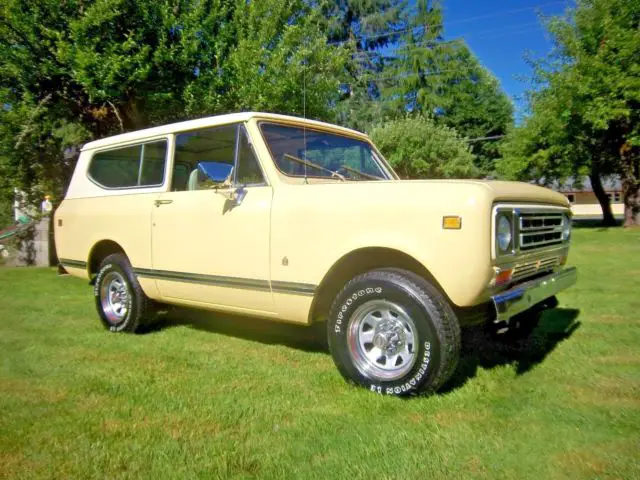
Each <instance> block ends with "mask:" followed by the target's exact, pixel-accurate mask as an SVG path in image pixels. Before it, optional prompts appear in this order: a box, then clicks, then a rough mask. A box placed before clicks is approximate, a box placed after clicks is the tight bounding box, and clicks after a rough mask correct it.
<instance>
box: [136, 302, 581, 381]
mask: <svg viewBox="0 0 640 480" xmlns="http://www.w3.org/2000/svg"><path fill="white" fill-rule="evenodd" d="M579 314H580V310H576V309H568V308H554V309H551V310H548V311H547V312H545V314H544V315H543V316H542V318H541V319H540V323H539V324H538V326H537V327H536V329H535V330H534V331H533V332H532V333H531V334H529V335H528V336H526V337H524V338H519V339H513V340H510V341H505V340H502V339H497V338H496V336H495V335H492V334H491V333H489V332H488V331H487V329H486V328H485V327H473V328H467V329H463V331H462V352H461V357H460V361H459V363H458V367H457V369H456V371H455V373H454V374H453V376H452V377H451V379H450V380H449V381H448V382H447V384H446V385H444V387H443V388H441V389H440V390H439V393H440V394H446V393H448V392H451V391H453V390H455V389H457V388H460V387H462V386H463V385H465V384H466V383H467V381H469V380H470V379H472V378H473V377H475V376H476V374H477V372H478V369H479V368H484V369H491V368H494V367H498V366H502V365H513V366H514V370H515V372H516V374H517V375H523V374H525V373H527V372H528V371H529V370H531V369H532V368H533V367H534V366H536V365H538V364H540V363H541V362H542V361H544V359H545V358H546V357H547V355H549V354H550V353H551V352H552V351H553V350H554V349H555V348H556V346H557V345H558V344H559V343H560V342H562V341H564V340H566V339H567V338H569V337H570V336H571V335H572V334H573V332H575V331H576V329H577V328H579V327H580V322H579V321H577V320H576V319H577V318H578V315H579ZM181 326H182V327H188V328H194V329H196V330H201V331H206V332H211V333H216V334H219V335H225V336H230V337H235V338H242V339H245V340H249V341H253V342H260V343H263V344H267V345H283V346H286V347H289V348H295V349H297V350H302V351H306V352H320V353H327V354H328V353H329V347H328V345H327V340H326V324H325V323H324V322H319V323H316V324H314V325H312V326H310V327H305V326H301V325H292V324H283V323H277V322H270V321H265V320H261V319H256V318H252V317H246V316H240V315H228V314H217V313H211V312H207V311H201V310H191V309H186V308H174V309H171V310H170V311H169V312H167V313H166V314H163V315H162V316H161V318H160V319H159V321H158V323H157V324H156V325H154V327H152V328H151V329H150V330H148V333H152V332H154V331H158V330H164V329H167V328H173V327H181Z"/></svg>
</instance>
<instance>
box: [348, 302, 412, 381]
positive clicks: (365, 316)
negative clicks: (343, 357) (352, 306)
mask: <svg viewBox="0 0 640 480" xmlns="http://www.w3.org/2000/svg"><path fill="white" fill-rule="evenodd" d="M347 343H348V346H349V354H350V355H351V358H352V360H353V363H354V365H355V367H356V368H357V369H358V371H359V372H360V373H361V374H363V375H364V376H365V377H367V378H370V379H376V380H396V379H398V378H401V377H402V376H404V375H406V374H407V372H408V371H409V370H411V367H413V365H414V364H415V362H416V358H417V348H418V332H417V329H416V326H415V324H414V323H413V320H412V319H411V317H409V315H407V313H406V312H405V311H404V309H402V307H400V306H398V305H396V304H395V303H393V302H389V301H387V300H371V301H369V302H367V303H365V304H363V305H361V306H360V307H359V308H358V309H357V310H356V311H355V312H353V315H352V316H351V320H350V322H349V328H348V330H347Z"/></svg>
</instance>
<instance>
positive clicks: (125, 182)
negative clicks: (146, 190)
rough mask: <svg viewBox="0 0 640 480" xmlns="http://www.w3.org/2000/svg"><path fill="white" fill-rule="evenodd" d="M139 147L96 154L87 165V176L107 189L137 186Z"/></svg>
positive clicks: (140, 149)
mask: <svg viewBox="0 0 640 480" xmlns="http://www.w3.org/2000/svg"><path fill="white" fill-rule="evenodd" d="M141 151H142V146H141V145H136V146H133V147H125V148H117V149H114V150H107V151H105V152H98V153H96V154H95V155H94V156H93V158H92V159H91V164H90V165H89V176H91V178H92V179H93V180H95V181H96V182H98V183H99V184H100V185H102V186H104V187H107V188H124V187H135V186H137V185H138V171H139V170H140V152H141Z"/></svg>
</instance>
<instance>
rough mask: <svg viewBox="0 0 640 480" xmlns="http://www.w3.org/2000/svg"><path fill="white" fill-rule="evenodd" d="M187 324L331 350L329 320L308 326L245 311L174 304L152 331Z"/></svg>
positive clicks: (297, 346)
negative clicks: (227, 311) (233, 312)
mask: <svg viewBox="0 0 640 480" xmlns="http://www.w3.org/2000/svg"><path fill="white" fill-rule="evenodd" d="M178 326H186V327H189V328H194V329H196V330H202V331H206V332H211V333H217V334H220V335H226V336H229V337H236V338H243V339H245V340H250V341H253V342H260V343H264V344H267V345H283V346H286V347H290V348H295V349H297V350H303V351H306V352H324V353H329V346H328V345H327V335H326V328H327V327H326V324H325V323H324V322H319V323H316V324H314V325H312V326H309V327H306V326H303V325H294V324H287V323H278V322H272V321H268V320H263V319H259V318H252V317H247V316H241V315H230V314H220V313H212V312H208V311H203V310H191V309H186V308H184V309H183V308H174V309H171V310H170V311H169V312H167V313H166V314H163V315H162V316H161V317H160V319H159V321H158V322H157V324H155V325H154V326H153V327H152V328H151V329H149V331H148V332H149V333H151V332H153V331H156V330H164V329H166V328H172V327H178Z"/></svg>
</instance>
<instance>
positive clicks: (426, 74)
mask: <svg viewBox="0 0 640 480" xmlns="http://www.w3.org/2000/svg"><path fill="white" fill-rule="evenodd" d="M472 70H475V67H469V68H452V69H448V70H436V71H433V72H424V73H403V74H400V75H390V76H387V77H375V78H364V77H363V78H361V79H360V80H359V81H355V82H340V85H349V86H353V85H357V84H358V83H361V82H381V81H385V80H402V79H405V78H411V77H418V78H420V77H433V76H437V75H444V74H445V73H455V72H460V73H462V72H464V71H472Z"/></svg>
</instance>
